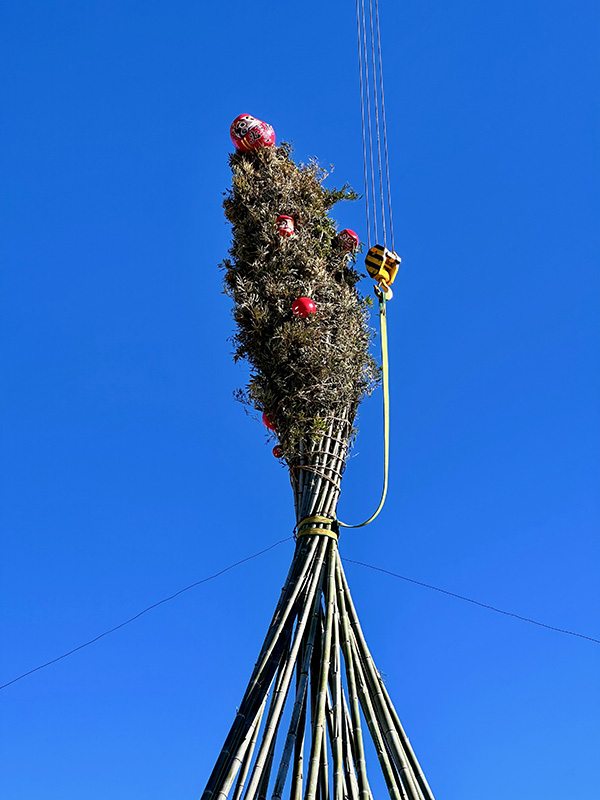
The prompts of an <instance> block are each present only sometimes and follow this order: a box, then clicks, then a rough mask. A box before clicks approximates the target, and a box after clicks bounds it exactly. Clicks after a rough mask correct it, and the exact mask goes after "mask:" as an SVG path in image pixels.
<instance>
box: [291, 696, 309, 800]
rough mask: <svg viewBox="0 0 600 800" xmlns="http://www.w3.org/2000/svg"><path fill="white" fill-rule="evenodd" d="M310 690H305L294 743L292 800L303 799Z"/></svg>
mask: <svg viewBox="0 0 600 800" xmlns="http://www.w3.org/2000/svg"><path fill="white" fill-rule="evenodd" d="M307 699H308V692H306V691H305V692H304V702H303V703H302V711H301V713H300V722H299V726H298V735H297V736H296V743H295V745H294V766H293V769H292V786H291V789H290V800H301V799H302V783H303V776H304V736H305V734H306V706H307Z"/></svg>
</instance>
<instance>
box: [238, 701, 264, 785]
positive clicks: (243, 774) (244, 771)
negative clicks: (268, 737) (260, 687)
mask: <svg viewBox="0 0 600 800" xmlns="http://www.w3.org/2000/svg"><path fill="white" fill-rule="evenodd" d="M266 705H267V696H266V695H265V699H264V700H263V703H262V706H261V707H260V711H259V712H258V716H257V718H256V720H255V722H254V726H253V728H252V739H251V741H250V745H249V747H248V748H247V750H246V752H245V753H244V760H243V762H242V768H241V770H240V773H239V775H238V779H237V782H236V785H235V791H234V793H233V798H232V800H240V797H241V796H242V792H243V791H244V784H245V783H246V778H247V777H248V770H249V769H250V763H251V761H252V756H253V755H254V748H255V747H256V740H257V739H258V732H259V730H260V723H261V722H262V717H263V714H264V711H265V706H266Z"/></svg>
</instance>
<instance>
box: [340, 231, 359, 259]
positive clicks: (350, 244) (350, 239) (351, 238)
mask: <svg viewBox="0 0 600 800" xmlns="http://www.w3.org/2000/svg"><path fill="white" fill-rule="evenodd" d="M338 241H339V243H340V244H341V245H342V247H343V248H344V250H346V252H348V253H352V252H354V250H356V248H357V247H358V245H359V244H360V239H359V238H358V234H357V233H355V232H354V231H351V230H350V228H344V230H343V231H340V232H339V234H338Z"/></svg>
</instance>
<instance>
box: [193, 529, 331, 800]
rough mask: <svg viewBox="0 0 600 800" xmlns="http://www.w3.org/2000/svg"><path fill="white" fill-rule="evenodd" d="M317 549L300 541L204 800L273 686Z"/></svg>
mask: <svg viewBox="0 0 600 800" xmlns="http://www.w3.org/2000/svg"><path fill="white" fill-rule="evenodd" d="M307 538H309V537H307ZM316 549H317V543H316V542H304V541H301V542H300V543H299V545H298V546H297V548H296V552H295V553H294V558H293V560H292V564H291V566H290V570H289V572H288V577H287V579H286V582H285V584H284V587H283V590H282V592H281V596H280V598H279V602H278V604H277V608H276V610H275V614H274V615H273V619H272V621H271V626H270V628H269V631H268V633H267V636H266V638H265V641H264V643H263V646H262V648H261V651H260V654H259V658H258V660H257V662H256V664H255V666H254V670H253V672H252V676H251V678H250V682H249V684H248V687H247V689H246V692H245V693H244V697H243V698H242V702H241V704H240V706H239V709H238V713H237V714H236V717H235V719H234V721H233V724H232V726H231V729H230V731H229V733H228V735H227V738H226V740H225V743H224V745H223V748H222V750H221V753H220V754H219V757H218V759H217V762H216V764H215V766H214V768H213V771H212V773H211V775H210V777H209V780H208V783H207V785H206V788H205V790H204V793H203V795H202V800H210V799H211V798H212V797H213V796H214V795H215V794H216V793H218V791H219V789H220V787H221V786H222V785H223V782H224V780H225V779H226V776H227V774H228V773H229V769H230V765H231V761H232V759H234V758H235V757H236V754H237V752H238V750H239V748H240V746H241V744H242V742H243V741H244V738H245V737H246V735H247V732H248V730H249V729H250V727H251V726H252V723H253V722H254V720H255V718H256V715H257V713H258V710H259V708H260V705H261V703H262V700H263V697H264V696H265V694H266V693H267V691H268V688H269V686H270V685H271V683H272V680H273V677H274V675H275V671H276V669H277V664H278V660H279V658H278V652H277V651H278V649H279V648H280V647H281V644H282V635H283V631H284V627H285V624H286V620H287V619H288V617H289V615H290V613H291V612H292V610H293V608H294V604H295V602H296V598H297V596H298V594H299V593H300V591H301V590H302V588H303V584H304V582H305V579H306V577H307V576H308V575H309V570H310V569H311V566H312V564H313V557H314V553H315V550H316Z"/></svg>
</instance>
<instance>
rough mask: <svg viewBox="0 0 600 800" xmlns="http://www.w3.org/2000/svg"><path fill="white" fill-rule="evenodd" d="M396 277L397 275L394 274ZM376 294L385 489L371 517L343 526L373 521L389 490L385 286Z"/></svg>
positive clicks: (388, 404)
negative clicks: (379, 341) (377, 302)
mask: <svg viewBox="0 0 600 800" xmlns="http://www.w3.org/2000/svg"><path fill="white" fill-rule="evenodd" d="M394 277H395V276H394ZM375 294H376V295H377V299H378V300H379V328H380V331H381V383H382V388H383V489H382V491H381V500H380V501H379V505H378V506H377V509H376V511H375V513H374V514H372V515H371V516H370V517H369V519H367V520H365V521H364V522H361V523H360V525H348V524H347V523H345V522H342V521H341V520H339V519H338V521H337V522H338V525H341V527H342V528H364V526H365V525H368V524H369V523H370V522H373V520H374V519H375V517H376V516H377V515H378V514H379V512H380V511H381V509H382V508H383V504H384V503H385V498H386V495H387V490H388V471H389V461H390V385H389V364H388V338H387V318H386V313H385V310H386V309H385V306H386V292H385V287H381V286H376V287H375Z"/></svg>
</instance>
